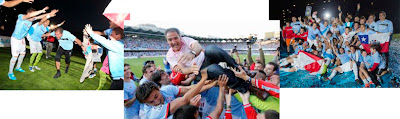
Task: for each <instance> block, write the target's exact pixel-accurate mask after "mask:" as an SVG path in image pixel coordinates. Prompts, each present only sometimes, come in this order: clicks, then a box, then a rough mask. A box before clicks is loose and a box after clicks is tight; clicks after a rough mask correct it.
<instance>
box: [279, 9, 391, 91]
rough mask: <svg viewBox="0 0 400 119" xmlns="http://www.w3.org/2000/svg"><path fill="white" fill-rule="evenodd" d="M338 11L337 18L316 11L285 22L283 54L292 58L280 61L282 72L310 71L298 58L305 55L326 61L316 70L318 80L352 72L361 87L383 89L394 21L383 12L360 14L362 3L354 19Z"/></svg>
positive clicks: (340, 10)
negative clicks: (320, 15) (324, 15)
mask: <svg viewBox="0 0 400 119" xmlns="http://www.w3.org/2000/svg"><path fill="white" fill-rule="evenodd" d="M338 10H339V14H338V16H336V17H332V18H330V19H329V18H325V19H322V18H319V17H318V12H317V11H314V12H313V13H312V15H310V16H306V17H301V16H293V17H292V19H291V21H285V25H284V26H283V29H282V35H283V36H282V37H283V40H285V41H284V42H286V44H285V45H286V48H285V49H281V52H287V53H288V54H289V55H288V56H287V57H284V58H281V60H280V66H281V67H282V68H281V71H284V72H296V71H298V70H306V68H308V69H309V67H307V66H306V65H307V64H306V63H303V62H306V61H301V60H302V59H301V58H299V55H300V53H303V52H304V53H306V54H308V55H313V56H316V57H319V58H322V59H323V65H322V66H321V67H320V69H317V70H318V74H317V76H318V77H323V79H325V80H332V79H334V77H335V75H336V74H337V73H344V72H353V74H354V80H355V82H357V83H358V84H360V85H364V86H365V87H370V86H371V85H375V87H381V82H382V80H381V79H380V78H381V76H383V75H384V74H386V73H388V67H387V66H388V59H389V53H388V52H389V44H390V40H391V36H392V33H393V24H392V22H391V21H390V20H388V19H386V13H385V12H384V11H380V12H379V13H378V14H359V11H360V10H362V9H361V6H360V4H357V12H356V14H355V15H354V16H353V14H351V13H347V15H345V13H344V12H343V11H342V9H341V6H338ZM376 15H377V16H378V19H376ZM291 48H292V49H293V50H291ZM310 57H311V56H310ZM327 70H328V72H329V73H330V74H328V73H326V71H327Z"/></svg>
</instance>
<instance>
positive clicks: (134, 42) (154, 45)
mask: <svg viewBox="0 0 400 119" xmlns="http://www.w3.org/2000/svg"><path fill="white" fill-rule="evenodd" d="M124 44H125V46H124V48H125V49H130V50H139V49H168V48H169V46H168V44H167V41H166V40H165V39H150V38H132V37H127V38H126V39H125V41H124ZM200 44H201V45H202V46H203V47H207V46H209V45H217V46H219V47H220V48H222V49H232V48H233V47H234V46H236V47H237V49H243V50H245V49H247V46H248V45H247V44H246V43H245V42H241V43H238V42H225V43H223V42H200ZM252 47H254V48H257V49H258V45H255V44H253V45H252ZM262 47H263V49H268V48H274V49H275V48H277V47H279V43H271V44H266V45H263V46H262Z"/></svg>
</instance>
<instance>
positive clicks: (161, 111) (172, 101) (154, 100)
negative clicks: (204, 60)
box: [136, 69, 226, 119]
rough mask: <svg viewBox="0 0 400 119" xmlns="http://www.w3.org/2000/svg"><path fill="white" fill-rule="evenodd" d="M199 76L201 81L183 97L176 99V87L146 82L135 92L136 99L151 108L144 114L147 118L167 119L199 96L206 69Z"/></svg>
mask: <svg viewBox="0 0 400 119" xmlns="http://www.w3.org/2000/svg"><path fill="white" fill-rule="evenodd" d="M201 75H202V76H201V80H200V81H199V82H198V83H197V84H196V85H195V86H194V87H193V88H191V89H190V90H189V91H187V92H186V93H185V94H184V95H183V97H179V98H177V96H178V95H180V92H179V88H177V87H176V86H172V85H169V86H163V87H161V88H159V87H158V86H157V85H156V84H155V83H154V82H147V83H144V84H143V85H141V86H139V88H138V91H136V99H137V100H138V101H139V102H140V103H146V104H147V105H149V106H150V107H151V110H150V111H149V113H146V114H147V116H149V118H151V119H160V118H168V117H169V116H171V115H172V114H174V113H175V111H176V110H177V109H178V108H180V107H181V106H183V105H186V104H188V103H189V101H190V99H192V98H193V97H194V96H196V95H197V94H199V92H200V90H201V88H202V87H203V86H204V84H205V81H206V80H207V78H208V75H207V69H203V70H202V71H201ZM225 77H226V76H225ZM220 78H221V76H220Z"/></svg>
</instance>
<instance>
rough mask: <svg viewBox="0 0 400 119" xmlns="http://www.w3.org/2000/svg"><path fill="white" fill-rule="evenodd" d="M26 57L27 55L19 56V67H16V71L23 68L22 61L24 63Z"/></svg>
mask: <svg viewBox="0 0 400 119" xmlns="http://www.w3.org/2000/svg"><path fill="white" fill-rule="evenodd" d="M24 57H25V55H19V57H18V63H17V67H15V69H18V68H21V64H22V61H24Z"/></svg>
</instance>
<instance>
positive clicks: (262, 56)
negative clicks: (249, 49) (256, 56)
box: [258, 41, 265, 66]
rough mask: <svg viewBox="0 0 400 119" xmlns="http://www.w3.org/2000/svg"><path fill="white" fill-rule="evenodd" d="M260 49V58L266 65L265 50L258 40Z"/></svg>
mask: <svg viewBox="0 0 400 119" xmlns="http://www.w3.org/2000/svg"><path fill="white" fill-rule="evenodd" d="M258 50H259V52H260V60H261V63H262V64H263V65H264V66H265V57H264V50H263V49H262V45H261V41H260V42H258Z"/></svg>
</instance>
